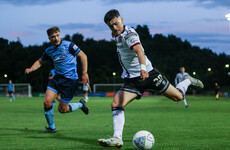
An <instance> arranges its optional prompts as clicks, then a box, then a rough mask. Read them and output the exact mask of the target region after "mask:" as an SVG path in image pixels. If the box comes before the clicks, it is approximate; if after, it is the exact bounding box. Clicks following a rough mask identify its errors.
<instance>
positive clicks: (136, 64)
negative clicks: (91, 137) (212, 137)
mask: <svg viewBox="0 0 230 150" xmlns="http://www.w3.org/2000/svg"><path fill="white" fill-rule="evenodd" d="M104 22H105V23H106V24H107V25H108V27H109V28H110V30H111V31H112V36H113V37H114V38H115V41H116V45H117V53H118V57H119V61H120V63H121V66H122V68H123V73H122V75H121V77H122V78H124V81H125V83H124V85H123V87H121V89H120V90H119V91H118V92H117V93H116V95H115V97H114V99H113V102H112V104H111V107H112V112H113V130H114V134H113V137H111V138H108V139H98V143H99V144H100V145H102V146H111V147H118V148H119V147H122V146H123V141H122V132H123V127H124V124H125V114H124V107H125V106H126V105H127V104H129V103H130V102H131V101H132V100H134V99H140V98H141V96H142V94H143V92H144V91H145V90H146V89H153V90H156V91H158V92H160V93H162V94H163V95H164V96H166V97H168V98H170V99H172V100H174V101H179V100H182V99H183V95H184V93H185V92H186V90H187V88H188V86H189V85H190V84H193V85H196V86H199V87H201V88H203V84H202V82H201V81H200V80H197V79H194V78H192V77H190V76H187V77H186V79H185V80H184V81H182V82H180V83H179V84H178V85H177V87H176V88H175V87H173V86H172V85H171V84H170V83H169V81H168V80H167V79H166V78H165V77H164V76H163V75H162V74H161V73H160V72H159V71H158V70H157V69H156V68H153V67H152V64H151V62H150V61H149V59H148V58H147V57H146V55H145V53H144V48H143V47H142V45H141V42H140V39H139V36H138V34H137V32H136V31H135V30H134V29H133V28H131V27H129V26H125V25H124V24H123V23H124V21H123V18H122V17H121V16H120V14H119V12H118V11H117V10H115V9H112V10H110V11H108V12H107V13H106V14H105V17H104Z"/></svg>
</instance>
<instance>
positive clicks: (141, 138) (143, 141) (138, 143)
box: [133, 130, 155, 150]
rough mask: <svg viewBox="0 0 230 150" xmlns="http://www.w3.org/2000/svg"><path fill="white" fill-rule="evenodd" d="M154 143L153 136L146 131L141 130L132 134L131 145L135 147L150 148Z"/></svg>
mask: <svg viewBox="0 0 230 150" xmlns="http://www.w3.org/2000/svg"><path fill="white" fill-rule="evenodd" d="M154 143H155V139H154V136H153V135H152V134H151V133H150V132H148V131H145V130H141V131H138V132H137V133H136V134H135V135H134V136H133V146H134V147H135V148H136V149H141V150H143V149H152V148H153V146H154Z"/></svg>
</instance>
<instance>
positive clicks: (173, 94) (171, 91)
mask: <svg viewBox="0 0 230 150" xmlns="http://www.w3.org/2000/svg"><path fill="white" fill-rule="evenodd" d="M163 95H164V96H166V97H168V98H170V99H172V100H174V101H178V100H182V99H183V95H182V93H181V92H180V91H179V90H178V89H176V88H175V87H173V86H172V85H171V84H169V87H168V88H167V90H166V91H165V92H164V93H163Z"/></svg>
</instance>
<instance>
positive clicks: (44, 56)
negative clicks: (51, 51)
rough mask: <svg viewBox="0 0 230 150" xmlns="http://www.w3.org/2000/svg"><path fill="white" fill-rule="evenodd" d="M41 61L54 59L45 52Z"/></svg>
mask: <svg viewBox="0 0 230 150" xmlns="http://www.w3.org/2000/svg"><path fill="white" fill-rule="evenodd" d="M41 60H43V61H52V58H51V57H50V56H49V55H48V54H47V53H46V52H44V53H43V54H42V56H41Z"/></svg>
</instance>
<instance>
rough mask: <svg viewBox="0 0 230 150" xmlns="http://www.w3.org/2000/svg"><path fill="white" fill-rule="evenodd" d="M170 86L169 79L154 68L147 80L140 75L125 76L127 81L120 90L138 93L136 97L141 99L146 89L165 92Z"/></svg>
mask: <svg viewBox="0 0 230 150" xmlns="http://www.w3.org/2000/svg"><path fill="white" fill-rule="evenodd" d="M168 87H169V81H168V80H167V79H166V77H164V76H162V75H161V73H160V72H159V71H158V70H157V69H155V68H154V69H153V70H151V71H150V72H149V78H147V79H145V80H142V79H141V78H140V77H135V78H125V83H124V85H123V86H122V87H121V88H120V90H123V91H128V92H131V93H136V94H137V95H138V96H137V97H136V99H140V98H141V96H142V94H143V93H144V91H146V90H150V91H156V92H159V93H163V92H165V91H166V90H167V88H168Z"/></svg>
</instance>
